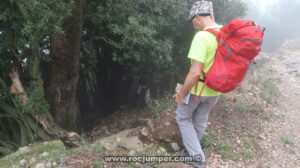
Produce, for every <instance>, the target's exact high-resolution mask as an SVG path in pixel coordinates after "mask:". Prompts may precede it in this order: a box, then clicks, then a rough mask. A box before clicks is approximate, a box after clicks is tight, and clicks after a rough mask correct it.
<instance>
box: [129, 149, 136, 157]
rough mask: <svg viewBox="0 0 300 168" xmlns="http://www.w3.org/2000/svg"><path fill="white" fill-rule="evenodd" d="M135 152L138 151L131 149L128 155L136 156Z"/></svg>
mask: <svg viewBox="0 0 300 168" xmlns="http://www.w3.org/2000/svg"><path fill="white" fill-rule="evenodd" d="M135 153H136V152H135V151H134V150H132V151H129V152H128V155H129V156H134V155H135Z"/></svg>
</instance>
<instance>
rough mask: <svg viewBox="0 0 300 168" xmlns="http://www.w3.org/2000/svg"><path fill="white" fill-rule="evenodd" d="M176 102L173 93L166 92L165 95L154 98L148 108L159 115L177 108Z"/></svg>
mask: <svg viewBox="0 0 300 168" xmlns="http://www.w3.org/2000/svg"><path fill="white" fill-rule="evenodd" d="M175 107H176V103H175V101H174V99H173V97H172V94H165V95H164V96H163V97H161V98H158V99H152V100H151V101H150V102H149V104H147V108H148V110H149V112H150V113H151V114H152V115H154V116H159V115H160V114H161V113H162V112H164V111H166V110H175Z"/></svg>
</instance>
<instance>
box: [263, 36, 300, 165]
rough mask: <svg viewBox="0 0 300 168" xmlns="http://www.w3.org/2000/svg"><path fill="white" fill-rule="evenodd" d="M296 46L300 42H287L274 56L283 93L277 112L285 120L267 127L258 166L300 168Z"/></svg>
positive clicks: (299, 80)
mask: <svg viewBox="0 0 300 168" xmlns="http://www.w3.org/2000/svg"><path fill="white" fill-rule="evenodd" d="M296 44H298V46H299V44H300V40H294V41H289V42H286V43H285V44H283V45H282V47H281V49H279V50H278V51H277V52H276V53H274V54H273V55H271V56H272V57H273V59H271V61H272V62H273V66H272V67H273V68H272V69H274V70H276V71H277V75H278V78H279V79H280V83H278V88H279V91H280V92H281V96H280V97H278V101H277V102H278V104H277V105H275V106H274V107H273V110H274V113H275V114H276V115H277V116H281V117H282V118H281V119H279V120H278V119H277V120H272V121H271V122H269V123H268V124H266V125H265V131H264V134H265V137H266V138H265V139H264V140H262V141H261V142H260V146H261V147H262V149H264V150H263V151H264V153H262V155H261V157H260V158H259V163H260V164H259V165H258V167H271V168H277V167H278V168H300V77H299V78H297V76H298V74H299V73H300V71H299V68H300V66H292V65H297V64H298V65H300V60H299V57H300V49H299V47H297V45H296ZM292 45H295V46H292ZM293 60H294V61H293ZM297 60H298V61H299V62H296V61H297ZM297 68H298V69H297ZM289 140H290V141H289ZM284 142H286V143H288V144H289V143H292V145H288V144H284Z"/></svg>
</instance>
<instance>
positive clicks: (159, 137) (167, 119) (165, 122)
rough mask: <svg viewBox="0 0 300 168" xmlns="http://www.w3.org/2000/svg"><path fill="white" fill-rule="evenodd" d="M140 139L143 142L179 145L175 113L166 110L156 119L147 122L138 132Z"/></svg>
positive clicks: (179, 135)
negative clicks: (162, 142) (174, 143)
mask: <svg viewBox="0 0 300 168" xmlns="http://www.w3.org/2000/svg"><path fill="white" fill-rule="evenodd" d="M140 139H141V140H142V141H144V142H145V141H147V140H149V141H164V142H177V143H181V134H180V131H179V128H178V125H177V123H176V113H175V111H172V110H167V111H165V112H163V113H162V114H161V115H160V116H159V117H158V118H154V119H151V120H149V122H148V126H146V127H144V128H142V130H141V132H140Z"/></svg>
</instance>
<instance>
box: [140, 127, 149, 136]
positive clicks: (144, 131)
mask: <svg viewBox="0 0 300 168" xmlns="http://www.w3.org/2000/svg"><path fill="white" fill-rule="evenodd" d="M141 133H142V135H143V136H148V135H149V131H148V129H147V128H145V127H144V128H143V129H142V131H141Z"/></svg>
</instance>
